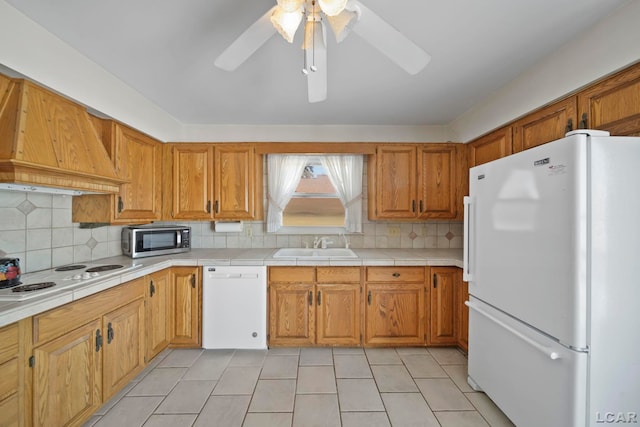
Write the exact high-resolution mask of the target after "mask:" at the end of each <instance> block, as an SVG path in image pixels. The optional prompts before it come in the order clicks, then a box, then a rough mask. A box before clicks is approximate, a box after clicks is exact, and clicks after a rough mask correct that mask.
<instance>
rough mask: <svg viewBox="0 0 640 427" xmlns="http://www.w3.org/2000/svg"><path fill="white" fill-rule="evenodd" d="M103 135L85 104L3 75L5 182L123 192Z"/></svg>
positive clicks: (0, 115)
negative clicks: (104, 144) (82, 104)
mask: <svg viewBox="0 0 640 427" xmlns="http://www.w3.org/2000/svg"><path fill="white" fill-rule="evenodd" d="M99 135H100V134H99V133H98V132H97V131H96V129H95V127H94V125H93V123H92V120H91V117H90V116H89V114H88V113H87V111H86V110H85V109H84V108H83V107H82V106H80V105H79V104H76V103H74V102H72V101H70V100H68V99H66V98H63V97H61V96H59V95H57V94H55V93H53V92H50V91H48V90H46V89H44V88H42V87H40V86H38V85H35V84H33V83H31V82H29V81H27V80H23V79H12V78H9V77H6V76H3V75H1V74H0V183H11V184H19V185H26V186H34V187H48V188H55V189H65V190H77V191H82V192H86V193H118V191H119V189H120V184H122V183H123V182H125V181H124V180H122V179H121V178H120V177H118V175H117V173H116V170H115V168H114V166H113V163H112V161H111V159H110V158H109V155H108V154H107V151H106V150H105V148H104V146H103V145H102V141H101V139H100V136H99Z"/></svg>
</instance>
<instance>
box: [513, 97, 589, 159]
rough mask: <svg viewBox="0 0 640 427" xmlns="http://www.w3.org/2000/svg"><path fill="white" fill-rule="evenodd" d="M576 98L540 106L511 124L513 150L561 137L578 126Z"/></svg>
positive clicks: (531, 146) (526, 148)
mask: <svg viewBox="0 0 640 427" xmlns="http://www.w3.org/2000/svg"><path fill="white" fill-rule="evenodd" d="M576 102H577V98H576V97H575V96H573V97H571V98H567V99H565V100H562V101H560V102H556V103H555V104H552V105H549V106H547V107H545V108H541V109H540V110H537V111H536V112H534V113H532V114H529V115H527V116H526V117H524V118H522V119H520V120H518V121H517V122H515V123H514V124H513V152H514V153H516V152H519V151H523V150H528V149H529V148H533V147H536V146H538V145H541V144H544V143H547V142H551V141H555V140H556V139H560V138H563V137H564V135H565V134H566V133H567V132H569V131H571V130H573V129H576V128H577V127H578V123H577V113H576V110H577V107H576Z"/></svg>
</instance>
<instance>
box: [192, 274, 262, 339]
mask: <svg viewBox="0 0 640 427" xmlns="http://www.w3.org/2000/svg"><path fill="white" fill-rule="evenodd" d="M202 277H203V281H202V347H203V348H249V349H258V348H267V267H265V266H211V265H210V266H207V265H205V266H204V267H203V275H202Z"/></svg>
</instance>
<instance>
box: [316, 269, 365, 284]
mask: <svg viewBox="0 0 640 427" xmlns="http://www.w3.org/2000/svg"><path fill="white" fill-rule="evenodd" d="M316 274H317V276H318V283H360V267H318V270H317V273H316Z"/></svg>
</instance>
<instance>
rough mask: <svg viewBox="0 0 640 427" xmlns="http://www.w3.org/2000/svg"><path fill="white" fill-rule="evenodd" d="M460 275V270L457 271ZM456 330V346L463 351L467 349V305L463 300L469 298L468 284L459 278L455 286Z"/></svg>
mask: <svg viewBox="0 0 640 427" xmlns="http://www.w3.org/2000/svg"><path fill="white" fill-rule="evenodd" d="M459 274H460V275H462V272H460V273H459ZM456 290H457V292H456V297H455V300H456V302H455V304H456V305H455V306H456V322H457V326H456V330H457V336H458V347H460V348H461V349H462V350H464V351H468V350H469V307H467V306H466V304H465V302H466V301H468V300H469V284H468V283H467V282H465V281H463V280H462V279H461V278H460V280H459V283H458V285H457V286H456Z"/></svg>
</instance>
